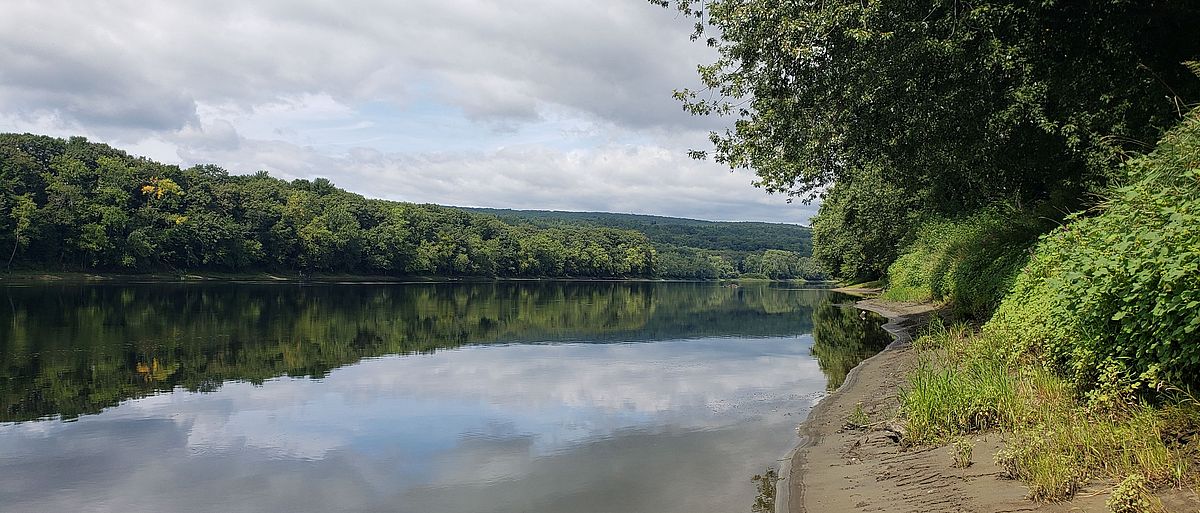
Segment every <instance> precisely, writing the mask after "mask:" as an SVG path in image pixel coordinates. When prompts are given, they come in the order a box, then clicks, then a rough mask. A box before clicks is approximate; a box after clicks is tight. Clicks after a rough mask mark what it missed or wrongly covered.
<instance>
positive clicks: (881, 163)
mask: <svg viewBox="0 0 1200 513" xmlns="http://www.w3.org/2000/svg"><path fill="white" fill-rule="evenodd" d="M650 1H651V2H652V3H654V4H658V5H662V6H673V7H675V8H677V9H678V10H680V11H681V12H682V13H685V14H686V15H688V16H690V17H693V18H694V19H695V21H696V32H695V37H696V38H698V39H704V40H705V41H706V42H707V44H708V45H709V46H712V47H713V48H715V49H716V50H717V52H718V55H719V58H718V59H717V61H716V62H714V63H710V64H705V65H701V66H700V67H699V75H700V78H701V80H702V82H703V84H704V86H705V87H706V88H707V90H690V89H684V90H680V91H677V92H676V97H677V98H679V99H680V100H682V101H683V104H684V107H685V108H686V110H688V111H689V112H692V113H694V114H699V115H716V116H726V117H728V118H730V119H731V121H730V124H729V126H728V128H727V129H726V130H724V131H721V132H714V133H713V134H712V136H711V139H712V142H713V145H714V146H713V148H712V149H711V151H706V150H701V151H694V154H695V156H698V157H704V156H710V155H711V156H712V157H713V158H715V160H717V161H718V162H721V163H724V164H727V165H729V166H731V167H740V168H750V169H753V170H754V171H756V172H757V173H758V177H759V179H758V182H757V184H758V185H759V186H761V187H763V188H765V189H766V190H767V191H770V192H773V193H782V194H787V195H790V196H792V197H795V198H799V199H801V200H806V201H807V200H813V199H817V198H821V197H825V198H831V197H832V198H835V200H836V201H832V202H828V203H827V204H830V205H831V206H830V207H829V208H824V209H823V212H822V214H821V216H819V217H818V219H817V222H816V226H815V228H816V237H817V240H814V245H815V246H820V245H822V241H821V240H820V235H821V232H822V229H821V227H820V226H819V225H820V223H821V222H822V221H824V222H825V223H827V224H829V225H830V226H828V227H827V229H826V230H824V231H825V232H826V236H827V237H828V236H830V235H832V236H833V237H834V238H835V239H849V238H850V237H851V235H849V234H847V233H843V232H842V230H843V228H853V229H852V230H851V231H852V232H853V231H857V232H872V233H879V232H881V231H884V230H886V226H884V225H881V224H870V223H871V220H870V219H863V218H860V217H859V216H855V215H853V213H852V212H851V213H849V214H847V213H846V212H843V211H841V210H842V209H845V208H847V206H851V207H852V206H853V205H854V204H856V203H858V202H859V201H860V200H863V199H867V200H870V198H872V197H877V196H878V195H879V193H878V191H879V190H880V188H879V185H884V186H886V188H888V189H890V190H889V192H888V194H887V197H888V198H899V199H897V200H896V202H895V203H893V204H892V205H891V208H896V209H909V210H915V211H918V212H927V213H932V214H943V215H944V214H953V213H958V212H962V211H964V210H971V209H976V208H981V207H984V206H987V205H991V204H995V203H997V202H1004V203H1007V204H1010V205H1013V206H1014V207H1016V208H1027V207H1028V206H1030V205H1034V204H1054V205H1055V207H1054V208H1055V209H1056V210H1058V211H1063V212H1065V211H1069V210H1073V209H1076V208H1078V207H1080V206H1082V205H1083V204H1085V203H1086V201H1087V199H1088V197H1089V194H1090V193H1091V192H1095V191H1097V190H1099V188H1100V186H1102V185H1105V184H1107V183H1108V182H1109V181H1110V173H1111V170H1112V169H1113V168H1114V166H1113V164H1114V163H1115V162H1116V161H1117V160H1118V159H1120V158H1121V157H1122V156H1123V155H1124V154H1126V153H1127V152H1131V151H1138V150H1144V149H1146V148H1148V147H1150V146H1151V145H1152V144H1153V141H1155V140H1156V139H1157V138H1158V137H1159V136H1160V135H1161V134H1162V133H1163V132H1164V130H1166V129H1168V128H1170V127H1171V126H1173V125H1174V124H1176V123H1177V122H1178V121H1179V119H1180V117H1181V115H1182V113H1183V112H1184V111H1186V110H1187V109H1186V108H1185V106H1186V105H1187V104H1188V103H1189V102H1194V101H1196V100H1198V99H1200V82H1198V81H1197V80H1196V79H1195V77H1194V76H1192V75H1191V74H1190V73H1189V72H1188V70H1187V68H1186V67H1185V66H1184V65H1183V64H1182V63H1183V62H1184V61H1188V60H1193V59H1195V58H1196V57H1197V56H1198V55H1200V38H1197V37H1195V34H1196V32H1195V30H1196V27H1197V26H1200V6H1197V5H1196V4H1195V2H1191V1H1187V0H1158V1H1147V2H1133V1H1126V0H1095V1H1084V2H1076V1H1065V0H1052V1H1046V2H1032V3H1031V2H1017V1H1013V0H996V1H982V2H971V3H965V2H958V1H947V0H922V1H915V2H914V1H907V0H905V1H900V0H873V1H866V2H860V1H857V0H855V1H848V0H840V1H839V0H834V1H819V2H818V1H812V0H808V1H803V0H802V1H795V2H778V1H775V0H737V1H734V0H650ZM864 181H865V182H867V184H866V186H862V185H861V184H860V183H859V182H864ZM1059 215H1060V216H1061V215H1062V214H1059ZM880 221H881V222H892V221H893V220H880ZM843 242H845V241H844V240H843ZM817 251H818V253H819V252H820V249H818V250H817ZM870 252H871V251H868V253H870ZM876 253H878V251H876ZM882 253H883V254H884V256H885V257H887V258H894V257H895V252H894V251H883V252H882ZM883 265H884V266H885V267H886V262H884V263H883ZM850 270H851V271H853V272H854V273H860V274H877V273H878V268H876V269H850Z"/></svg>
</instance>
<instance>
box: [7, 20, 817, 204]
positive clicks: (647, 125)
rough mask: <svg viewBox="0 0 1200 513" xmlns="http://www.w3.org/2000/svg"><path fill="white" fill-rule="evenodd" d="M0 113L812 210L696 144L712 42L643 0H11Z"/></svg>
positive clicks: (444, 180)
mask: <svg viewBox="0 0 1200 513" xmlns="http://www.w3.org/2000/svg"><path fill="white" fill-rule="evenodd" d="M4 11H5V15H4V16H3V17H0V62H2V63H4V64H3V66H0V132H32V133H40V134H48V135H54V136H60V137H65V136H71V135H83V136H85V137H88V138H89V139H91V140H93V141H100V142H106V143H109V144H111V145H113V146H115V147H117V148H121V149H124V150H127V151H129V152H130V153H133V154H136V155H144V156H147V157H150V158H153V159H155V160H159V161H162V162H168V163H174V164H179V165H182V166H190V165H194V164H202V163H212V164H217V165H219V166H221V167H224V168H226V169H228V170H229V171H230V172H231V173H238V174H241V173H253V172H255V171H258V170H267V171H269V172H270V173H271V175H272V176H276V177H279V178H284V179H294V178H316V177H326V178H329V179H330V180H332V181H333V182H334V183H335V184H337V185H338V186H340V187H342V188H345V189H347V190H350V191H353V192H357V193H360V194H363V195H365V196H368V197H375V198H385V199H392V200H399V201H411V202H418V203H438V204H445V205H458V206H479V207H495V208H518V209H553V210H596V211H607V212H630V213H641V214H654V215H667V216H678V217H689V218H696V219H709V220H727V221H732V220H738V221H771V222H788V223H803V224H807V223H808V221H809V218H810V217H811V216H812V215H813V214H815V209H816V206H815V205H802V204H800V203H799V202H797V203H792V204H789V203H787V201H786V197H784V196H778V195H775V196H772V195H768V194H767V193H766V192H764V191H762V190H761V189H757V188H755V187H753V186H752V182H753V180H754V174H753V172H751V171H748V170H737V171H730V170H729V169H728V168H727V167H724V166H721V165H718V164H716V163H714V162H710V161H695V160H692V159H690V158H689V157H688V156H687V150H689V149H709V147H710V143H709V142H708V139H707V137H708V132H709V131H710V130H713V129H718V130H719V129H721V128H723V127H724V126H725V124H727V123H729V122H730V120H729V119H724V120H722V119H713V118H704V117H694V116H690V115H689V114H687V113H686V112H684V111H683V109H682V107H681V106H680V104H679V103H678V102H677V101H675V100H674V99H673V98H672V96H671V94H672V91H673V90H675V89H678V88H684V87H691V88H696V87H697V86H698V82H699V80H698V78H697V76H696V66H697V65H698V64H702V63H704V64H706V63H709V62H711V61H712V60H713V58H714V54H713V52H712V50H711V49H709V48H707V47H705V46H704V45H703V44H702V43H699V42H692V41H690V40H689V37H688V36H689V34H690V33H691V25H692V21H691V20H689V19H687V18H684V17H683V16H682V15H680V14H678V13H677V12H675V11H674V10H670V9H663V8H660V7H656V6H653V5H651V4H650V3H649V2H647V1H646V0H506V1H504V2H498V1H494V0H493V1H482V0H402V1H398V2H397V1H386V0H340V1H337V2H334V1H318V0H259V1H253V2H247V1H244V0H175V1H170V2H146V1H144V0H97V1H91V2H78V1H73V0H5V8H4Z"/></svg>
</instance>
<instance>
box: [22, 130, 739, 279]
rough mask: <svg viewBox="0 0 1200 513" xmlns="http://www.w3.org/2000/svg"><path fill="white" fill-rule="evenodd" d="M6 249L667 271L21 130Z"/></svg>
mask: <svg viewBox="0 0 1200 513" xmlns="http://www.w3.org/2000/svg"><path fill="white" fill-rule="evenodd" d="M0 240H4V241H6V242H8V243H10V245H11V248H12V250H11V252H10V255H9V263H10V265H17V266H24V267H30V268H37V269H62V270H73V269H83V270H134V271H154V270H168V269H169V270H216V271H247V270H268V271H274V270H283V271H293V272H294V271H300V272H346V273H359V274H381V275H393V276H410V275H438V276H489V277H490V276H514V277H515V276H528V277H545V276H573V277H654V276H657V275H658V274H659V268H658V256H657V253H656V251H655V249H654V247H653V245H652V244H651V243H650V241H649V240H648V239H646V237H645V236H644V235H642V234H640V233H637V232H634V231H630V230H618V229H613V228H607V227H599V226H591V225H587V226H584V225H561V226H549V227H539V226H534V225H529V224H518V225H511V224H506V223H502V222H500V221H499V220H497V219H496V218H494V217H491V216H486V215H479V214H469V213H466V212H463V211H461V210H458V209H452V208H445V207H438V206H434V205H412V204H405V203H396V202H390V201H382V200H370V199H366V198H364V197H362V196H359V195H357V194H351V193H348V192H346V191H343V190H341V189H338V188H336V187H334V186H333V184H332V183H330V182H329V180H325V179H316V180H313V181H311V182H310V181H308V180H295V181H292V182H286V181H283V180H278V179H274V178H271V177H270V176H268V175H267V174H266V173H259V174H256V175H252V176H232V175H229V174H228V173H227V172H226V171H225V170H223V169H220V168H218V167H215V166H196V167H192V168H189V169H179V168H178V167H175V166H168V165H163V164H159V163H156V162H152V161H149V160H146V159H140V158H133V157H130V156H128V155H126V154H125V153H124V152H121V151H118V150H115V149H113V148H110V147H108V146H106V145H102V144H93V143H89V142H87V141H86V140H85V139H82V138H72V139H70V140H67V141H64V140H61V139H54V138H49V137H39V136H33V135H17V134H3V135H0ZM717 263H718V264H719V262H717ZM705 264H706V265H712V262H705ZM718 267H719V266H718ZM727 267H728V265H726V266H725V267H721V268H720V270H721V271H722V272H725V271H727ZM713 277H714V278H715V277H718V276H713Z"/></svg>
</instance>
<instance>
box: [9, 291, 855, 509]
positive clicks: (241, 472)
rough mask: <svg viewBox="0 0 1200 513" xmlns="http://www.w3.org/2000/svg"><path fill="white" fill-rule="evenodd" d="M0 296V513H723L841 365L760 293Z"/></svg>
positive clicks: (792, 296)
mask: <svg viewBox="0 0 1200 513" xmlns="http://www.w3.org/2000/svg"><path fill="white" fill-rule="evenodd" d="M7 292H8V294H9V298H10V300H11V302H10V304H11V305H12V307H11V309H10V310H9V313H8V315H9V318H8V319H5V321H7V322H5V324H4V325H3V328H2V329H0V333H2V334H3V335H4V339H3V342H2V343H3V345H2V346H0V349H2V352H0V354H2V355H3V358H4V360H3V367H0V369H2V370H3V372H4V376H3V377H4V378H5V379H2V380H0V386H2V387H4V388H3V399H4V403H3V404H4V405H5V407H6V409H5V410H4V411H5V412H6V415H7V416H8V417H7V420H18V421H21V422H9V423H0V496H2V497H4V503H3V504H4V506H3V509H4V511H6V512H26V511H29V512H32V511H118V510H120V511H131V512H137V511H161V510H164V509H166V510H170V511H180V512H187V511H298V512H305V511H397V512H414V513H416V512H421V513H438V512H455V513H468V512H476V511H478V512H483V511H488V512H501V513H504V512H542V511H545V512H550V511H578V512H611V511H622V512H640V511H645V512H651V511H653V512H656V513H657V512H672V511H678V512H689V513H695V512H701V513H702V512H716V511H721V512H728V511H745V510H746V508H747V505H748V504H751V502H753V501H754V500H755V499H756V494H757V498H761V499H762V500H764V501H766V500H768V499H769V500H773V498H770V497H766V496H765V495H764V493H765V492H766V491H767V489H766V488H765V485H764V483H765V482H766V481H765V480H763V479H760V480H759V481H756V482H750V481H748V480H747V479H746V478H745V476H748V475H752V474H756V473H759V472H761V471H762V469H763V468H764V466H766V465H767V464H770V463H773V462H774V460H775V459H776V458H778V457H781V456H782V455H783V454H784V453H785V452H786V451H787V449H788V448H790V446H791V445H792V444H793V443H794V442H795V434H794V427H795V425H796V424H797V423H799V422H800V421H801V420H802V419H803V417H804V415H806V414H807V411H808V409H809V408H810V407H811V406H812V404H813V403H814V402H815V401H816V400H818V399H819V398H820V397H821V396H822V395H823V394H824V390H825V387H826V383H827V381H830V380H832V379H834V377H833V376H830V377H827V376H826V374H825V372H824V371H823V370H822V369H824V368H840V365H835V366H829V365H827V364H825V363H818V361H817V360H816V359H814V358H813V354H818V355H820V354H827V355H832V357H834V358H838V359H845V358H849V357H848V356H845V354H851V353H853V354H857V352H858V351H859V349H860V348H861V347H862V345H861V344H858V345H855V344H853V343H851V341H849V339H835V338H829V339H826V342H820V341H818V342H814V340H813V338H812V337H811V336H809V335H808V333H810V332H812V331H814V328H813V325H812V321H814V320H817V319H819V323H818V326H817V328H816V329H817V330H818V331H820V330H823V329H835V328H836V326H840V325H841V324H838V322H841V321H834V322H833V324H830V325H829V326H828V327H827V328H821V327H820V323H825V322H827V321H828V320H829V319H839V318H840V317H837V316H829V315H825V314H822V315H819V316H818V315H815V313H816V312H817V311H820V310H821V309H822V308H824V307H822V306H819V305H822V304H823V302H825V301H827V298H828V297H829V296H828V293H826V292H815V291H783V290H774V289H770V288H768V287H757V288H751V287H744V288H741V289H723V288H720V287H715V286H710V285H702V284H565V283H564V284H489V285H456V286H441V285H438V286H434V285H428V286H426V285H422V286H413V287H398V286H383V287H368V286H363V287H313V288H295V287H287V286H285V287H278V286H274V287H267V286H263V287H246V286H216V287H213V286H202V287H189V286H179V287H163V286H146V287H98V288H97V287H86V288H85V287H65V288H55V289H44V288H30V289H10V290H8V291H7ZM814 308H815V310H814ZM835 340H837V341H841V342H835ZM545 342H554V343H545ZM601 342H603V343H601ZM842 342H844V344H842V345H838V344H841V343H842ZM818 344H825V346H826V348H825V349H822V350H820V351H818V350H817V345H818ZM435 349H436V351H434V350H435ZM840 361H841V360H839V362H840ZM175 387H178V388H175ZM172 389H174V390H175V391H174V392H172V393H157V394H156V393H154V392H156V391H166V390H172ZM101 409H103V410H104V411H103V412H100V413H97V412H99V411H100V410H101ZM56 413H57V414H61V415H62V416H63V417H72V418H74V419H75V420H73V421H70V422H64V421H61V420H53V419H52V420H40V421H22V420H25V419H29V418H34V417H40V416H44V415H49V414H56ZM760 477H761V476H760ZM764 479H765V478H764ZM772 482H773V481H772ZM772 493H773V490H772Z"/></svg>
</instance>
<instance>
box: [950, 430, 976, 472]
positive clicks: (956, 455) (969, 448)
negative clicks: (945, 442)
mask: <svg viewBox="0 0 1200 513" xmlns="http://www.w3.org/2000/svg"><path fill="white" fill-rule="evenodd" d="M974 452H975V443H974V442H972V441H971V440H970V439H969V438H967V437H965V436H960V437H958V438H957V439H955V440H954V443H953V444H951V445H950V457H951V458H953V460H954V461H953V464H954V467H955V468H967V467H969V466H971V454H972V453H974Z"/></svg>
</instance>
